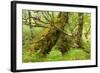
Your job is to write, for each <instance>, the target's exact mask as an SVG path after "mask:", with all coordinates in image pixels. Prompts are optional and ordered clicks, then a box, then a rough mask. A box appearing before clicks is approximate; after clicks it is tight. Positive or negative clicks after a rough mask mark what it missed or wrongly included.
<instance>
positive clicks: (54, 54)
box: [46, 49, 62, 61]
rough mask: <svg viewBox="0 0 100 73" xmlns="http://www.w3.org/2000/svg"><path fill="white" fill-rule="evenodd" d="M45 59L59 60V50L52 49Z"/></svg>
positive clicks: (60, 55) (60, 56)
mask: <svg viewBox="0 0 100 73" xmlns="http://www.w3.org/2000/svg"><path fill="white" fill-rule="evenodd" d="M46 60H47V61H59V60H62V53H61V52H60V51H59V50H57V49H54V50H52V51H51V52H50V53H49V54H48V55H47V58H46Z"/></svg>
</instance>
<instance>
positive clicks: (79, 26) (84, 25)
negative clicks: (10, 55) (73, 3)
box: [22, 9, 91, 63]
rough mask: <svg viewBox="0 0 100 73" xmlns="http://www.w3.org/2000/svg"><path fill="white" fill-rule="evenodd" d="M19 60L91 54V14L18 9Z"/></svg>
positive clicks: (79, 58) (56, 58) (48, 59)
mask: <svg viewBox="0 0 100 73" xmlns="http://www.w3.org/2000/svg"><path fill="white" fill-rule="evenodd" d="M22 27H23V29H22V62H24V63H28V62H46V61H67V60H87V59H90V58H91V14H90V13H79V12H56V11H34V10H25V9H23V10H22Z"/></svg>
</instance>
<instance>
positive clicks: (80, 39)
mask: <svg viewBox="0 0 100 73" xmlns="http://www.w3.org/2000/svg"><path fill="white" fill-rule="evenodd" d="M78 16H79V24H78V32H77V45H78V47H79V48H80V47H82V31H83V13H79V14H78Z"/></svg>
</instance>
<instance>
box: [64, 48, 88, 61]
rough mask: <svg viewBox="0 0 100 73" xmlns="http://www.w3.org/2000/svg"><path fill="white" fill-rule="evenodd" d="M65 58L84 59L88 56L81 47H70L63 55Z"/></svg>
mask: <svg viewBox="0 0 100 73" xmlns="http://www.w3.org/2000/svg"><path fill="white" fill-rule="evenodd" d="M63 58H64V59H65V60H85V59H88V58H89V54H88V53H86V52H84V51H83V50H82V49H80V48H79V49H76V48H72V49H71V50H69V51H68V52H67V53H66V54H65V55H64V57H63Z"/></svg>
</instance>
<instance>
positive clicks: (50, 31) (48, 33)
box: [30, 12, 66, 56]
mask: <svg viewBox="0 0 100 73" xmlns="http://www.w3.org/2000/svg"><path fill="white" fill-rule="evenodd" d="M58 19H59V20H58V21H57V22H56V23H53V22H51V23H50V24H49V25H48V28H45V30H44V31H43V33H42V37H41V39H40V40H38V41H34V39H33V43H32V45H31V47H30V49H31V51H32V52H34V51H35V52H36V51H37V50H40V53H42V55H43V56H45V54H47V53H48V52H50V51H51V49H52V47H53V46H54V45H55V44H56V42H57V40H58V39H60V38H61V37H62V33H61V31H59V30H58V29H57V28H59V29H62V30H64V26H65V22H66V13H64V12H60V17H59V18H58ZM56 27H57V28H56ZM62 38H63V37H62Z"/></svg>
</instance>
